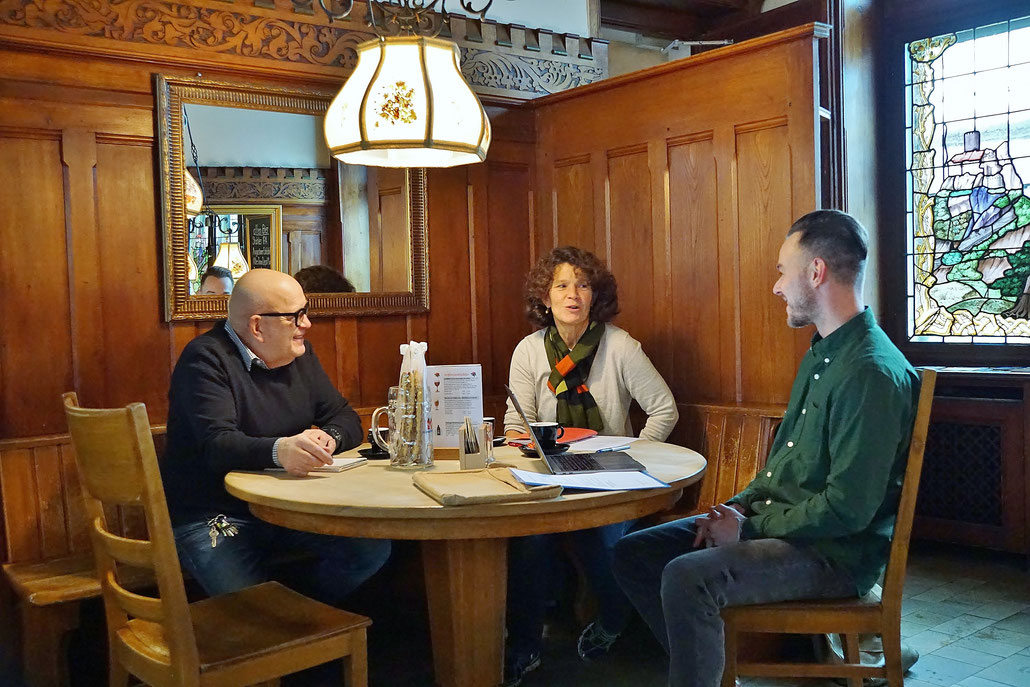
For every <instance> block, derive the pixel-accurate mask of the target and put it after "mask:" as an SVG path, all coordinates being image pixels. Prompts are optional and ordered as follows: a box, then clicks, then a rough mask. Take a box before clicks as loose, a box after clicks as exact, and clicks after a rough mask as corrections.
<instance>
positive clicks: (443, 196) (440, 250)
mask: <svg viewBox="0 0 1030 687" xmlns="http://www.w3.org/2000/svg"><path fill="white" fill-rule="evenodd" d="M483 170H484V167H483V165H473V166H471V167H452V168H447V169H434V170H430V171H429V173H428V175H427V178H426V188H427V190H428V192H429V197H428V199H427V202H428V209H427V218H428V221H429V227H428V232H429V274H430V278H429V315H428V318H427V319H426V332H427V334H426V336H427V338H426V341H428V342H429V351H428V353H427V355H428V356H429V362H430V363H432V364H434V365H451V364H458V363H469V362H481V361H482V358H481V357H479V355H480V354H479V351H478V350H477V349H476V348H475V345H474V341H475V336H476V334H475V332H474V329H476V328H477V323H478V321H479V318H482V317H483V316H484V315H483V312H484V311H483V310H482V308H481V306H480V305H479V301H480V297H481V295H482V294H481V293H480V287H483V286H484V282H483V281H479V282H476V281H475V280H474V277H473V275H472V269H473V266H472V263H473V261H475V263H476V266H477V267H478V265H480V264H481V259H480V258H479V257H478V253H477V255H476V258H475V260H473V257H472V253H471V248H470V246H473V245H476V246H477V248H478V244H476V242H475V240H474V237H473V236H471V235H470V234H471V232H472V229H471V227H472V218H471V217H470V214H469V213H470V207H469V183H470V182H469V179H470V177H473V176H474V175H475V174H477V173H481V172H482V171H483ZM484 183H485V179H484ZM478 227H481V228H482V231H483V232H484V233H485V231H486V218H485V216H484V217H483V219H482V221H481V222H480V223H479V225H478ZM483 278H484V279H486V278H488V275H484V277H483ZM486 308H487V309H488V308H489V304H487V305H486ZM398 369H399V368H398Z"/></svg>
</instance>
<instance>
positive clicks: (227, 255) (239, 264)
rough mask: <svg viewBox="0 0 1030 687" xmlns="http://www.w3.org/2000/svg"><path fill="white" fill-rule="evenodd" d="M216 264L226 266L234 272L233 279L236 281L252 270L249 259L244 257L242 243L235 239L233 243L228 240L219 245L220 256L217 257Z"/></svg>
mask: <svg viewBox="0 0 1030 687" xmlns="http://www.w3.org/2000/svg"><path fill="white" fill-rule="evenodd" d="M214 264H215V265H218V266H219V267H225V268H226V269H228V270H229V271H230V272H232V279H233V281H236V280H237V279H239V278H240V277H242V276H243V275H245V274H246V273H247V272H249V271H250V265H248V264H247V259H246V258H245V257H243V251H242V250H240V244H238V243H236V242H235V241H234V242H231V243H230V242H228V241H227V242H225V243H223V244H221V245H220V246H218V256H217V257H216V258H215V263H214Z"/></svg>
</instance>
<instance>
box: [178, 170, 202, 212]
mask: <svg viewBox="0 0 1030 687" xmlns="http://www.w3.org/2000/svg"><path fill="white" fill-rule="evenodd" d="M182 190H183V195H184V196H185V197H186V216H187V217H193V216H194V215H199V214H200V210H201V208H203V207H204V192H203V191H202V190H201V189H200V184H199V183H197V180H196V179H194V178H193V175H192V174H190V171H189V170H188V169H186V168H185V167H184V168H183V170H182Z"/></svg>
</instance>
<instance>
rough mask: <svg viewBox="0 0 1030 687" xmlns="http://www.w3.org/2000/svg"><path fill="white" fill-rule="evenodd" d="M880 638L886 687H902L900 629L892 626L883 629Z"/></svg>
mask: <svg viewBox="0 0 1030 687" xmlns="http://www.w3.org/2000/svg"><path fill="white" fill-rule="evenodd" d="M885 630H886V631H885V632H884V633H883V634H882V635H881V636H880V637H881V639H882V640H883V665H884V667H885V668H886V669H887V687H902V686H903V685H904V682H905V676H904V674H905V669H904V667H903V666H902V665H901V629H900V628H899V627H898V626H897V625H894V626H893V627H889V628H885Z"/></svg>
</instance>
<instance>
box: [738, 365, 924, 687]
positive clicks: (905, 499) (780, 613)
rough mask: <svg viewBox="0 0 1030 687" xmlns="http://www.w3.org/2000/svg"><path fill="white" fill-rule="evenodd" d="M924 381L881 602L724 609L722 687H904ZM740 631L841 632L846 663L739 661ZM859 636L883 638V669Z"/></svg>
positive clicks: (869, 596)
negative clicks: (741, 680)
mask: <svg viewBox="0 0 1030 687" xmlns="http://www.w3.org/2000/svg"><path fill="white" fill-rule="evenodd" d="M920 377H921V378H922V386H921V388H920V391H919V405H918V407H917V410H916V418H915V423H914V424H913V426H912V442H911V444H910V445H909V450H908V465H907V466H906V468H905V477H904V482H903V484H902V488H901V501H900V503H899V505H898V517H897V520H896V522H895V525H894V537H893V540H892V541H891V549H890V557H889V559H888V561H887V572H886V575H885V577H884V583H883V593H882V594H881V595H880V597H879V598H876V596H875V595H874V594H867V595H866V596H865V597H863V598H861V599H830V600H826V601H788V602H783V603H774V604H760V605H754V606H737V607H733V608H724V609H723V611H722V617H723V620H724V621H725V625H726V627H725V645H726V667H725V669H724V671H723V675H722V685H723V687H733V685H734V682H735V680H736V677H737V676H738V675H749V676H767V677H844V678H847V679H848V685H849V687H862V678H863V677H886V678H887V684H888V685H889V687H902V684H903V681H904V678H903V677H902V673H903V669H902V666H901V591H902V587H903V585H904V583H905V567H906V565H907V563H908V542H909V535H911V533H912V518H913V517H914V515H915V509H916V495H917V492H918V490H919V475H920V472H921V471H922V468H923V449H924V448H925V446H926V432H927V428H928V426H929V424H930V407H931V405H932V403H933V391H934V386H935V385H936V382H937V373H936V372H935V371H933V370H925V369H924V370H920ZM742 632H761V633H779V634H826V633H831V632H834V633H840V634H841V635H842V639H843V645H844V663H843V664H832V663H757V662H755V663H739V662H738V660H737V639H738V636H739V635H740V633H742ZM860 633H873V634H879V635H880V636H881V637H882V638H883V656H884V665H882V666H870V665H862V663H861V658H860V654H859V648H858V635H859V634H860Z"/></svg>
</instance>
